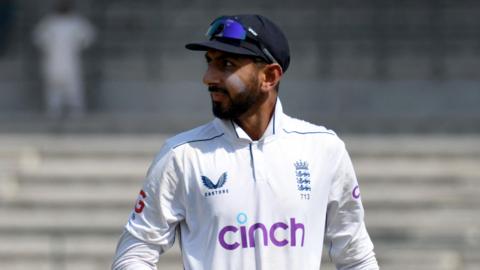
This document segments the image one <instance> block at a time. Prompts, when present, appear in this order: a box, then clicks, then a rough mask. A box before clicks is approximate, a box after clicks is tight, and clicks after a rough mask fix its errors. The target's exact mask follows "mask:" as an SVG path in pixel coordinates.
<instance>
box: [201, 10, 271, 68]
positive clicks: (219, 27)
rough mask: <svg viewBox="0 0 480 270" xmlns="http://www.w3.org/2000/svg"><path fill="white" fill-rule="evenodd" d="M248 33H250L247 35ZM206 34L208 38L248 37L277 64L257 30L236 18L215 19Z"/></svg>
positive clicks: (242, 38) (239, 38)
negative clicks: (244, 24)
mask: <svg viewBox="0 0 480 270" xmlns="http://www.w3.org/2000/svg"><path fill="white" fill-rule="evenodd" d="M249 33H250V35H248V34H249ZM206 36H207V37H208V38H209V39H210V40H211V39H213V38H227V39H232V40H237V41H245V40H246V39H247V37H248V38H249V39H251V40H253V41H255V42H256V43H257V45H258V46H259V48H260V50H261V51H262V52H263V54H264V55H265V57H266V58H267V59H268V60H269V61H270V62H272V63H277V64H278V62H277V61H276V60H275V58H274V57H273V56H272V54H271V53H270V52H269V51H268V49H267V48H265V46H263V44H262V42H261V40H260V39H259V36H258V34H257V32H255V30H253V29H252V28H250V27H245V26H243V25H242V24H241V23H240V22H238V21H236V20H233V19H230V18H226V17H220V18H218V19H216V20H215V21H213V22H212V23H211V24H210V27H209V28H208V30H207V33H206Z"/></svg>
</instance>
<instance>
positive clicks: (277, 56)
mask: <svg viewBox="0 0 480 270" xmlns="http://www.w3.org/2000/svg"><path fill="white" fill-rule="evenodd" d="M219 18H226V19H232V20H234V21H237V22H239V23H240V24H242V25H243V26H244V28H245V30H246V31H247V38H245V39H244V40H231V39H229V38H222V37H216V36H213V37H212V38H211V39H210V40H207V41H202V42H194V43H189V44H187V45H185V47H186V48H187V49H189V50H194V51H207V50H209V49H215V50H219V51H223V52H228V53H233V54H239V55H246V56H253V57H260V58H262V59H263V60H265V61H266V62H267V63H274V62H277V63H278V64H279V65H280V66H281V67H282V70H283V72H285V71H286V70H287V68H288V66H289V64H290V49H289V46H288V41H287V38H286V37H285V35H284V34H283V32H282V30H280V28H279V27H278V26H277V25H276V24H275V23H273V22H272V21H271V20H269V19H268V18H266V17H264V16H262V15H232V16H221V17H219ZM219 18H217V19H219ZM217 19H215V20H214V21H216V20H217Z"/></svg>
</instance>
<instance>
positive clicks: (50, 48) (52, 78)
mask: <svg viewBox="0 0 480 270" xmlns="http://www.w3.org/2000/svg"><path fill="white" fill-rule="evenodd" d="M33 34H34V36H33V38H34V43H35V45H37V46H38V47H39V48H40V49H41V51H42V53H43V68H42V72H43V74H42V75H43V77H44V78H43V79H44V84H45V103H46V112H47V116H48V117H50V118H52V119H58V118H60V117H62V116H64V115H65V113H64V110H65V109H67V110H68V114H69V115H70V116H72V117H81V116H83V115H84V113H85V107H86V106H85V97H84V95H85V89H84V84H83V72H82V63H81V62H82V61H81V60H82V59H81V53H82V51H83V50H84V49H86V48H87V47H89V46H90V45H91V44H92V43H93V40H94V36H95V30H94V28H93V26H92V25H91V24H90V23H89V22H88V21H87V20H86V19H85V18H83V17H82V16H80V15H78V14H76V13H75V12H74V2H73V1H72V0H58V2H57V5H56V10H55V13H54V14H51V15H48V16H47V17H45V18H43V19H42V20H41V21H40V23H39V24H38V25H37V26H36V28H35V31H34V33H33Z"/></svg>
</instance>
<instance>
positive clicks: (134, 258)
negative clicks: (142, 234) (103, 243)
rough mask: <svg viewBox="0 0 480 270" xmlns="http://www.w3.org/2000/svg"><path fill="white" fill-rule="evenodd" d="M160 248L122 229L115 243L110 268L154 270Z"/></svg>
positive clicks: (117, 269)
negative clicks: (115, 248)
mask: <svg viewBox="0 0 480 270" xmlns="http://www.w3.org/2000/svg"><path fill="white" fill-rule="evenodd" d="M160 253H162V251H161V249H160V248H159V247H158V246H156V245H152V244H148V243H146V242H144V241H142V240H140V239H138V238H135V237H134V236H133V235H131V234H130V233H129V232H127V231H124V232H123V234H122V237H121V238H120V241H119V242H118V245H117V250H116V252H115V257H114V259H113V264H112V270H155V269H157V262H158V259H159V256H160Z"/></svg>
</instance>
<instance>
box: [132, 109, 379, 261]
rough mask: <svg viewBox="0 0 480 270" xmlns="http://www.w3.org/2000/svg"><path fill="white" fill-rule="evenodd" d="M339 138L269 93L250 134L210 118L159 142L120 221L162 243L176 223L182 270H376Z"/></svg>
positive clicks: (166, 242)
mask: <svg viewBox="0 0 480 270" xmlns="http://www.w3.org/2000/svg"><path fill="white" fill-rule="evenodd" d="M363 217H364V211H363V207H362V203H361V200H360V191H359V188H358V183H357V179H356V177H355V173H354V171H353V168H352V164H351V162H350V158H349V156H348V154H347V152H346V150H345V146H344V143H343V142H342V141H341V140H340V139H339V138H338V137H337V136H336V135H335V133H333V132H332V131H330V130H327V129H325V128H323V127H320V126H315V125H313V124H310V123H307V122H304V121H301V120H297V119H293V118H291V117H289V116H287V115H285V114H284V113H283V111H282V106H281V103H280V101H277V105H276V108H275V112H274V115H273V117H272V119H271V121H270V124H269V126H268V128H267V131H266V132H265V135H264V136H263V137H262V138H261V139H260V140H258V141H252V140H251V139H250V138H249V137H248V135H247V134H246V133H245V132H244V131H243V130H242V129H241V128H240V127H239V126H237V125H236V124H235V123H233V122H232V121H224V120H220V119H215V120H214V121H212V122H210V123H209V124H206V125H204V126H201V127H198V128H196V129H193V130H191V131H188V132H185V133H182V134H179V135H177V136H175V137H173V138H172V139H169V140H167V142H166V143H165V145H164V147H163V148H162V150H161V151H160V153H159V155H158V156H157V158H156V159H155V161H154V162H153V164H152V166H151V167H150V169H149V172H148V175H147V179H146V181H145V184H144V187H143V189H142V191H141V194H140V196H139V198H138V201H137V204H136V206H135V209H134V210H133V212H132V214H131V217H130V220H129V221H128V223H127V225H126V230H127V231H128V232H129V233H131V234H132V235H133V236H134V237H136V238H138V239H140V240H142V241H145V242H147V243H150V244H154V245H157V246H159V250H165V249H167V248H169V247H170V246H171V245H172V244H173V241H174V238H175V230H176V229H177V228H178V227H179V228H180V236H181V237H180V244H181V249H182V257H183V264H184V267H185V269H187V270H213V269H215V270H217V269H218V270H225V269H248V270H250V269H276V270H278V269H280V270H281V269H285V270H287V269H288V270H291V269H302V270H318V269H319V268H320V262H321V255H322V248H323V244H324V240H325V243H326V244H327V245H328V247H329V249H330V255H331V258H332V260H333V261H334V262H335V263H336V264H337V268H339V269H378V266H377V263H376V260H375V257H374V253H373V245H372V242H371V241H370V238H369V236H368V234H367V231H366V229H365V225H364V221H363Z"/></svg>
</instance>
